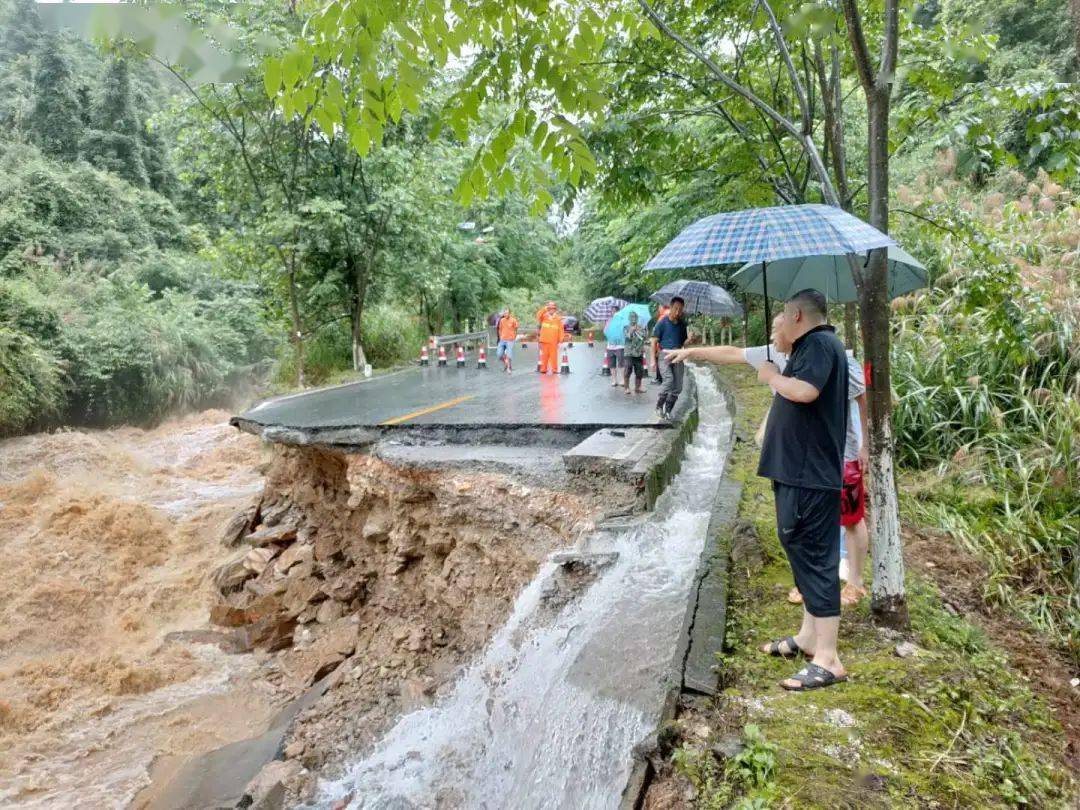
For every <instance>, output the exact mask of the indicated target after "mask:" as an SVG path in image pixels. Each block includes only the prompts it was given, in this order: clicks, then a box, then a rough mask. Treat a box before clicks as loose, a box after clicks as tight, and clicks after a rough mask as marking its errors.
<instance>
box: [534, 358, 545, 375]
mask: <svg viewBox="0 0 1080 810" xmlns="http://www.w3.org/2000/svg"><path fill="white" fill-rule="evenodd" d="M536 370H537V371H539V372H540V373H541V374H543V373H544V370H543V369H542V368H541V367H540V355H539V354H537V355H536Z"/></svg>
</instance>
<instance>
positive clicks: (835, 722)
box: [825, 709, 855, 728]
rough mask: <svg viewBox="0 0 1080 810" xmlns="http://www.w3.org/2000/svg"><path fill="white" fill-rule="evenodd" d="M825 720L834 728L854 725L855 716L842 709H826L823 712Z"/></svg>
mask: <svg viewBox="0 0 1080 810" xmlns="http://www.w3.org/2000/svg"><path fill="white" fill-rule="evenodd" d="M825 722H827V723H828V724H829V725H830V726H836V728H851V727H852V726H853V725H855V718H854V717H852V716H851V715H850V714H848V713H847V712H845V711H844V710H843V709H828V710H827V711H826V712H825Z"/></svg>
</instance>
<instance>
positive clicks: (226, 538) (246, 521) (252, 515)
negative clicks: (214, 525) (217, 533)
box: [221, 504, 259, 548]
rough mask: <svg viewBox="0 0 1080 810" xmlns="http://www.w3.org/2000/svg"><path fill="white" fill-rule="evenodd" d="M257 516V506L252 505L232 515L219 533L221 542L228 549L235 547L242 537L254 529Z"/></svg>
mask: <svg viewBox="0 0 1080 810" xmlns="http://www.w3.org/2000/svg"><path fill="white" fill-rule="evenodd" d="M258 515H259V505H258V504H253V505H251V506H249V507H248V508H247V509H242V510H240V511H239V512H237V513H236V514H235V515H233V516H232V517H231V518H230V519H229V522H228V523H226V524H225V528H224V529H223V530H222V532H221V542H222V543H224V544H225V545H226V546H229V547H230V548H231V547H232V546H235V545H237V544H238V543H239V542H240V541H241V540H242V539H244V536H245V535H246V534H248V533H249V532H250V531H251V530H252V529H254V528H255V521H256V519H257V518H258Z"/></svg>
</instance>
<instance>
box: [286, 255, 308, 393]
mask: <svg viewBox="0 0 1080 810" xmlns="http://www.w3.org/2000/svg"><path fill="white" fill-rule="evenodd" d="M289 265H290V267H289V271H288V272H289V314H290V315H291V316H292V343H293V350H294V352H295V353H296V385H297V386H298V387H299V388H303V387H304V384H305V377H304V326H303V322H302V321H301V320H300V303H299V301H298V300H297V299H298V295H297V289H296V268H295V260H294V259H290V260H289Z"/></svg>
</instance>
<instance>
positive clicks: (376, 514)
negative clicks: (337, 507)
mask: <svg viewBox="0 0 1080 810" xmlns="http://www.w3.org/2000/svg"><path fill="white" fill-rule="evenodd" d="M390 523H391V517H390V512H389V510H387V509H386V508H385V507H384V506H376V507H375V508H374V509H372V510H371V511H370V512H369V513H368V516H367V519H366V520H365V521H364V529H363V531H362V532H361V535H362V536H363V538H364V539H365V540H367V541H368V542H371V543H385V542H386V541H387V539H389V536H390Z"/></svg>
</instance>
